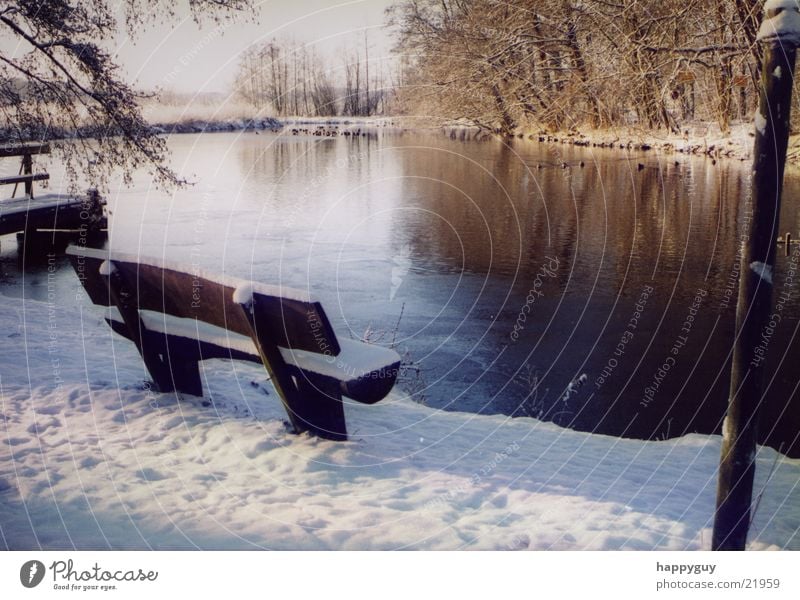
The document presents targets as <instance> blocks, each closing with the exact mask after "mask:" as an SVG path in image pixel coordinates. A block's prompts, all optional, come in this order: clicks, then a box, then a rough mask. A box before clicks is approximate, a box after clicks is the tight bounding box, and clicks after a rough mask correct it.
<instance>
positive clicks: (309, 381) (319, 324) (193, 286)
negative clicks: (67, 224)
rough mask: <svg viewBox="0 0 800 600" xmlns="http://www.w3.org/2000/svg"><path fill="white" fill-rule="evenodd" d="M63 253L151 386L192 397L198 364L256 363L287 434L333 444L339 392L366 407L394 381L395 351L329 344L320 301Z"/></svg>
mask: <svg viewBox="0 0 800 600" xmlns="http://www.w3.org/2000/svg"><path fill="white" fill-rule="evenodd" d="M67 254H68V255H69V256H70V259H71V261H72V265H73V267H74V269H75V272H76V273H77V275H78V278H79V279H80V281H81V283H82V284H83V287H84V289H85V290H86V292H87V293H88V295H89V297H90V298H91V300H92V302H94V303H95V304H97V305H100V306H105V307H107V312H106V321H107V322H108V324H109V325H110V326H111V328H112V329H113V330H114V331H115V332H117V333H119V334H120V335H122V336H124V337H126V338H128V339H130V340H131V341H133V342H134V344H135V345H136V347H137V349H138V350H139V353H140V354H141V356H142V359H143V360H144V363H145V366H146V367H147V369H148V371H149V373H150V375H151V377H152V378H153V381H154V382H155V384H156V386H157V388H158V389H159V391H162V392H170V391H178V392H181V393H187V394H193V395H202V381H201V378H200V371H199V366H198V363H199V361H201V360H206V359H211V358H226V359H232V360H246V361H250V362H260V363H262V364H263V365H264V367H265V368H266V370H267V372H268V373H269V374H270V377H271V379H272V383H273V384H274V386H275V389H276V390H277V392H278V395H279V396H280V398H281V401H282V402H283V404H284V407H285V408H286V411H287V414H288V415H289V420H290V421H291V423H292V425H293V426H294V428H295V430H296V431H298V432H300V431H310V432H312V433H314V434H316V435H319V436H320V437H325V438H328V439H335V440H343V439H347V429H346V425H345V420H344V410H343V406H342V396H347V397H349V398H352V399H353V400H356V401H357V402H362V403H367V404H372V403H375V402H378V401H379V400H381V399H383V398H384V397H385V396H386V395H387V394H388V393H389V392H390V391H391V389H392V387H393V386H394V382H395V380H396V379H397V374H398V370H399V367H400V357H399V356H398V354H397V353H396V352H395V351H393V350H391V349H388V348H382V347H380V346H375V345H371V344H365V343H362V342H358V341H355V340H349V339H342V340H339V339H338V338H337V337H336V334H335V333H334V331H333V329H332V327H331V325H330V322H329V321H328V318H327V316H326V315H325V312H324V310H323V308H322V305H321V304H320V303H319V302H315V301H314V300H313V299H311V298H310V297H309V295H308V294H306V293H304V292H302V291H299V290H294V289H291V288H285V287H282V286H269V285H264V284H260V283H257V282H250V281H244V280H241V279H235V278H232V277H221V276H217V275H211V274H208V273H204V272H198V271H197V270H193V269H190V268H187V267H184V266H181V265H178V264H175V263H167V262H165V261H159V260H158V259H154V258H150V257H148V258H145V257H138V256H136V255H131V254H122V253H110V252H109V251H108V250H96V249H89V248H84V247H77V246H70V247H69V248H68V249H67Z"/></svg>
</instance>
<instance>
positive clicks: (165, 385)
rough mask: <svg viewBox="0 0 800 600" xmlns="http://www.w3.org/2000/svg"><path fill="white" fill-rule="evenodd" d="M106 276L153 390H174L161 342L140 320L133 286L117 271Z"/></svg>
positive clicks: (113, 298)
mask: <svg viewBox="0 0 800 600" xmlns="http://www.w3.org/2000/svg"><path fill="white" fill-rule="evenodd" d="M107 278H108V288H109V291H110V292H111V300H112V301H113V302H114V305H115V306H116V307H117V310H118V311H119V314H120V315H121V316H122V320H123V322H124V323H125V327H126V328H127V330H128V333H129V336H128V338H129V339H130V340H131V341H132V342H133V343H134V344H135V345H136V349H137V350H138V351H139V354H140V355H141V356H142V360H143V361H144V366H145V367H147V372H148V373H150V377H152V378H153V383H155V384H156V389H157V390H158V391H159V392H161V393H162V394H164V393H169V392H172V391H174V390H175V386H174V385H173V384H172V376H171V375H170V372H169V368H168V367H167V364H166V360H165V359H166V354H165V350H164V345H163V344H161V343H159V342H158V340H157V338H155V336H152V335H149V334H150V332H149V331H148V330H147V329H146V328H145V326H144V323H142V319H141V317H140V316H139V309H138V306H137V303H136V295H135V294H134V292H133V290H134V289H135V288H133V287H130V286H128V285H126V282H125V281H124V280H123V279H122V277H121V276H120V274H119V272H117V271H116V270H113V271H112V272H111V273H110V274H109V275H107ZM154 338H155V339H154Z"/></svg>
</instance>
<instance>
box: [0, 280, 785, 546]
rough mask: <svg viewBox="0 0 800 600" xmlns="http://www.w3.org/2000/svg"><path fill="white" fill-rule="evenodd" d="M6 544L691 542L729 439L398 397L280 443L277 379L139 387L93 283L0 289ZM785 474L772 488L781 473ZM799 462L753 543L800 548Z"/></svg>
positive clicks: (217, 366) (770, 455) (228, 375)
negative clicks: (621, 435)
mask: <svg viewBox="0 0 800 600" xmlns="http://www.w3.org/2000/svg"><path fill="white" fill-rule="evenodd" d="M0 322H1V323H2V328H1V329H0V331H2V333H1V334H0V336H2V342H1V343H0V392H1V397H0V534H1V535H2V537H0V547H5V548H10V549H37V548H40V547H41V548H48V549H56V548H73V547H74V548H80V549H91V548H101V549H102V548H124V549H133V548H143V549H146V548H158V549H165V548H211V549H233V548H241V549H256V548H276V549H393V548H414V549H423V548H424V549H459V548H474V549H698V548H707V547H708V546H709V542H710V530H709V526H710V518H711V514H712V510H713V506H714V486H715V466H716V463H717V461H718V454H719V441H720V440H719V438H717V437H707V436H698V435H693V436H688V437H685V438H682V439H678V440H672V441H666V442H639V441H632V440H620V439H615V438H610V437H605V436H594V435H588V434H584V433H577V432H572V431H568V430H563V429H560V428H558V427H555V426H553V425H550V424H545V423H541V422H539V421H536V420H533V419H522V418H520V419H509V418H507V417H502V416H498V417H489V416H476V415H472V414H465V413H445V412H440V411H436V410H433V409H429V408H427V407H424V406H420V405H417V404H414V403H412V402H410V401H409V400H408V399H406V398H404V397H402V396H401V395H400V394H394V395H392V396H391V397H390V398H388V399H387V400H385V401H383V402H382V403H380V404H377V405H375V406H361V405H348V406H347V418H348V424H349V428H350V431H351V433H352V436H351V438H352V439H351V441H349V442H346V443H335V442H327V441H322V440H319V439H315V438H311V437H308V436H294V435H291V434H289V433H287V431H286V429H285V427H284V425H283V418H284V415H283V413H282V410H281V408H280V405H279V402H278V400H277V399H276V398H275V394H274V391H272V390H269V389H268V388H269V386H268V385H266V384H265V383H264V380H265V374H264V372H263V371H262V370H261V369H258V368H255V367H254V366H251V365H245V364H238V363H236V364H234V363H229V362H222V361H219V362H212V363H209V364H206V365H205V370H204V374H205V377H206V378H207V379H206V381H205V383H206V384H207V385H206V387H207V388H210V393H208V394H207V397H206V398H194V397H187V398H185V399H184V400H183V401H182V402H180V403H178V402H177V401H176V400H175V398H174V397H172V396H169V395H159V394H155V393H153V392H151V391H149V390H148V389H147V387H146V386H145V385H144V372H143V370H142V366H141V362H140V360H139V358H138V355H137V354H136V351H135V349H134V347H133V345H132V344H131V343H129V342H127V341H126V340H122V339H120V338H116V337H112V335H111V333H110V331H109V330H108V328H107V327H106V325H105V323H103V322H102V320H101V317H100V313H99V311H98V310H97V309H95V308H94V307H89V306H86V301H85V300H83V299H82V291H81V290H80V289H78V288H77V287H76V295H75V298H74V299H73V300H71V301H70V302H69V303H68V305H63V304H57V305H51V304H47V303H42V302H35V301H31V300H27V301H24V302H23V301H22V300H20V299H13V298H8V297H5V296H0ZM773 466H774V468H775V469H774V473H773V476H772V478H771V480H770V481H769V483H768V484H767V485H766V487H765V480H766V478H767V474H768V473H769V471H770V469H771V468H772V467H773ZM799 482H800V461H796V460H788V459H786V458H783V457H780V456H778V455H777V454H776V453H775V452H774V451H772V450H770V449H762V450H761V451H760V453H759V456H758V475H757V482H756V489H757V490H764V493H763V497H762V498H761V501H760V505H759V507H758V511H757V514H756V518H755V524H754V527H753V535H752V538H753V541H752V542H751V547H752V548H756V549H763V548H773V549H774V548H791V549H800V535H798V528H800V489H798V488H799V486H798V483H799Z"/></svg>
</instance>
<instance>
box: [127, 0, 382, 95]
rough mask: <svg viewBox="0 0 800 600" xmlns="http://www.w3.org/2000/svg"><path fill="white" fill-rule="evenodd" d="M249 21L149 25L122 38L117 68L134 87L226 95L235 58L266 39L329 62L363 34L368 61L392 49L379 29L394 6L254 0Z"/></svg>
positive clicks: (356, 0) (352, 0) (376, 0)
mask: <svg viewBox="0 0 800 600" xmlns="http://www.w3.org/2000/svg"><path fill="white" fill-rule="evenodd" d="M254 3H255V4H256V5H257V7H258V15H257V18H256V21H255V22H252V21H251V22H247V21H246V19H244V18H240V19H237V21H236V22H232V23H228V24H223V25H221V26H219V27H218V26H216V25H215V24H214V23H211V22H209V23H205V24H204V25H203V26H202V27H198V26H197V25H196V24H195V22H194V21H193V20H192V18H191V17H190V16H189V14H188V12H186V13H185V14H184V15H179V16H178V17H177V19H176V21H175V22H173V23H172V24H170V25H154V26H152V27H151V28H150V29H149V30H148V31H146V32H141V33H140V34H139V36H138V37H137V38H135V39H134V40H130V39H127V36H126V34H125V33H124V32H121V33H120V35H119V37H118V39H117V44H118V45H117V48H116V52H117V62H119V63H120V64H121V65H122V67H123V69H124V71H125V73H126V75H127V76H128V77H130V79H131V81H135V82H136V83H137V84H138V87H140V88H143V89H153V88H155V87H163V88H165V89H172V90H175V91H178V92H227V91H229V90H230V88H231V84H232V82H233V77H234V74H235V72H236V67H237V64H238V57H239V54H240V53H241V52H242V51H243V50H245V49H246V48H247V47H248V46H250V45H251V44H253V43H258V42H263V41H268V40H270V39H272V38H279V39H294V40H296V41H297V42H304V43H307V44H313V45H314V46H315V47H316V48H317V52H318V53H319V54H322V55H325V56H326V58H327V59H328V62H335V60H331V59H332V58H333V56H332V55H334V54H335V53H336V52H337V50H339V49H341V48H343V47H346V46H350V47H355V46H356V45H358V46H359V47H362V48H363V44H364V33H363V32H364V29H365V28H366V29H368V31H369V45H370V59H371V60H372V58H373V57H375V58H377V57H379V56H381V55H386V54H388V52H389V48H390V47H391V41H390V39H389V37H388V32H387V31H386V30H385V29H384V28H383V27H382V26H383V24H384V22H385V15H384V11H385V9H386V8H387V7H388V6H390V5H391V4H392V3H393V0H348V1H341V0H339V1H337V0H254Z"/></svg>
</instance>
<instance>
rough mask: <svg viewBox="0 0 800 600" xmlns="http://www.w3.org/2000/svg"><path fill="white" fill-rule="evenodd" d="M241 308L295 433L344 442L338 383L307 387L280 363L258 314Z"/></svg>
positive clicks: (305, 383)
mask: <svg viewBox="0 0 800 600" xmlns="http://www.w3.org/2000/svg"><path fill="white" fill-rule="evenodd" d="M240 307H241V309H242V311H243V313H244V315H245V317H246V318H247V321H248V323H249V324H250V328H251V332H250V337H251V339H252V340H253V343H254V344H255V346H256V348H257V349H258V354H259V355H260V356H261V362H262V363H263V364H264V368H265V369H266V370H267V373H269V376H270V379H271V381H272V385H273V386H274V387H275V390H276V391H277V392H278V396H279V397H280V399H281V402H283V407H284V408H285V409H286V414H287V415H289V421H290V422H291V423H292V427H294V430H295V432H297V433H302V432H303V431H310V432H311V433H313V434H315V435H318V436H319V437H322V438H325V439H328V440H337V441H340V440H346V439H347V428H346V427H345V421H344V407H343V406H342V396H341V392H340V391H339V387H338V383H337V384H336V386H334V385H332V384H331V383H328V382H326V381H320V382H317V385H310V382H309V381H308V380H307V379H306V378H305V376H304V375H303V373H302V372H300V371H298V370H296V369H292V368H291V367H289V365H287V364H286V361H284V360H283V357H282V356H281V352H280V350H279V349H278V346H276V345H275V344H274V343H272V342H271V341H270V336H269V330H268V328H267V327H265V326H263V325H262V326H261V327H259V323H258V318H257V317H256V314H257V313H256V312H255V311H253V310H252V307H250V306H247V305H244V304H242V305H240ZM334 383H335V382H334Z"/></svg>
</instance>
